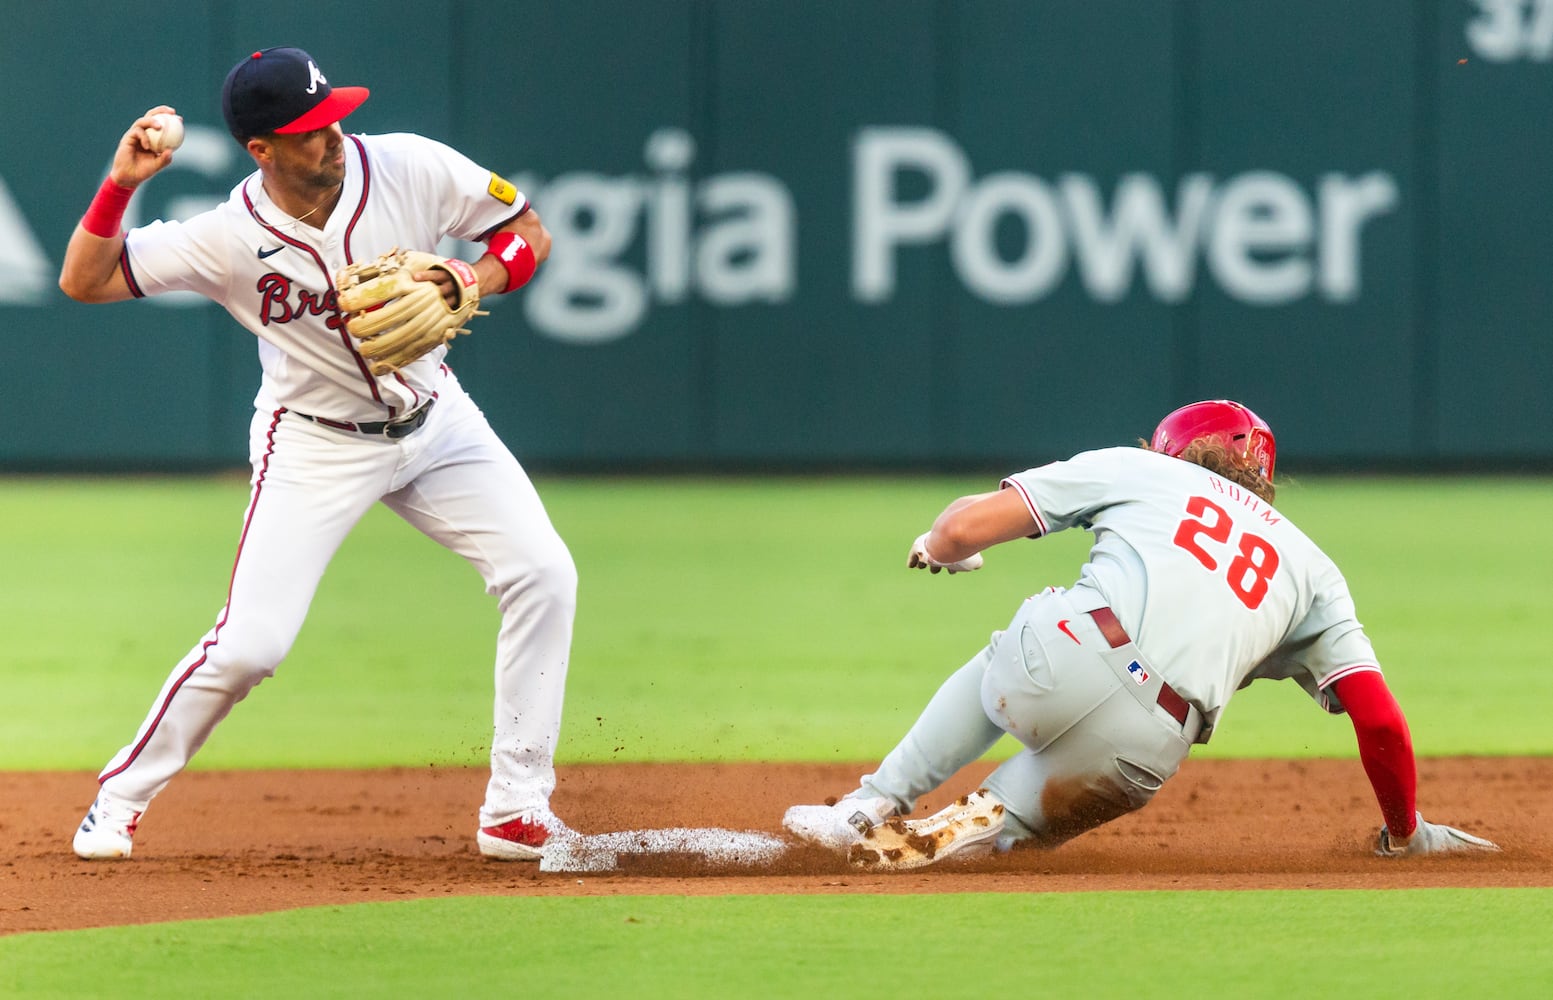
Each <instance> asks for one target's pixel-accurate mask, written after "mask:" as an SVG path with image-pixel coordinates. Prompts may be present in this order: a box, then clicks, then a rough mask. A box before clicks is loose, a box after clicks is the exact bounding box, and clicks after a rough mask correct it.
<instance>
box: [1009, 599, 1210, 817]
mask: <svg viewBox="0 0 1553 1000" xmlns="http://www.w3.org/2000/svg"><path fill="white" fill-rule="evenodd" d="M1063 626H1066V627H1063ZM1086 643H1087V644H1086ZM1102 645H1103V640H1102V638H1101V636H1100V635H1099V632H1098V630H1097V629H1096V628H1095V626H1094V625H1093V622H1092V621H1091V620H1090V619H1088V618H1087V616H1081V615H1078V614H1076V613H1075V612H1073V611H1072V608H1071V605H1070V604H1069V603H1068V599H1067V597H1066V596H1065V594H1063V593H1060V592H1058V593H1051V594H1043V595H1041V596H1040V597H1037V598H1035V599H1032V600H1031V601H1029V602H1026V606H1025V608H1023V609H1021V615H1020V616H1018V617H1016V618H1015V620H1014V622H1013V624H1011V625H1010V626H1009V631H1008V634H1007V636H1006V637H1005V639H1004V642H1003V646H1002V648H1001V649H1000V651H999V652H1000V654H1002V655H999V656H998V657H996V658H995V659H994V661H993V662H992V663H991V664H990V665H989V667H988V670H987V673H986V677H985V683H984V685H983V690H982V704H983V707H984V709H985V710H986V712H987V714H988V716H989V718H991V719H993V720H994V721H995V722H996V723H997V724H998V726H999V727H1000V728H1001V729H1003V730H1005V731H1007V732H1008V733H1010V734H1011V735H1012V736H1014V737H1015V738H1016V739H1018V740H1019V741H1020V742H1021V743H1024V744H1025V747H1026V749H1025V750H1024V751H1022V752H1021V753H1019V754H1017V755H1015V756H1014V757H1012V758H1010V759H1009V760H1008V761H1005V762H1004V763H1003V764H1002V765H1001V766H999V767H998V768H997V769H996V770H995V771H994V772H993V773H992V774H991V775H990V776H989V777H988V779H987V781H986V782H985V787H986V788H987V790H988V791H989V792H990V793H991V794H992V795H993V796H994V797H995V798H996V799H997V800H998V801H1000V802H1002V803H1003V805H1004V806H1005V807H1006V809H1007V815H1006V816H1005V819H1004V822H1005V826H1006V837H1005V841H1007V840H1019V839H1034V840H1036V841H1037V842H1039V843H1041V844H1043V845H1045V846H1049V847H1051V846H1056V845H1057V844H1060V843H1062V842H1063V841H1065V840H1068V839H1070V838H1072V837H1074V836H1076V835H1078V834H1080V833H1082V832H1084V831H1085V830H1089V829H1092V828H1094V827H1096V826H1099V825H1101V824H1102V823H1106V822H1109V821H1110V820H1113V819H1115V818H1116V817H1118V816H1121V815H1123V814H1125V813H1127V812H1131V811H1132V810H1134V809H1139V808H1142V806H1143V805H1145V804H1146V803H1147V802H1148V801H1149V800H1150V799H1151V798H1152V797H1153V795H1154V793H1155V792H1156V791H1158V790H1159V788H1160V786H1161V785H1162V784H1163V783H1164V781H1165V779H1167V778H1169V777H1170V776H1171V775H1173V774H1175V772H1176V769H1177V768H1178V767H1179V766H1180V764H1181V761H1182V760H1184V759H1185V758H1186V755H1187V753H1188V752H1189V751H1190V749H1191V744H1190V743H1188V742H1187V740H1186V739H1185V738H1184V736H1183V734H1182V732H1181V726H1180V723H1179V722H1176V721H1175V720H1173V719H1171V718H1170V717H1169V716H1168V715H1166V714H1165V713H1164V712H1163V710H1161V709H1158V708H1157V706H1154V705H1146V704H1144V703H1143V702H1142V701H1140V700H1139V698H1138V697H1136V696H1135V693H1134V691H1133V690H1131V689H1130V688H1129V686H1128V683H1127V682H1126V681H1124V680H1123V679H1122V678H1121V677H1120V676H1119V675H1118V674H1117V672H1116V671H1115V670H1113V669H1112V667H1111V666H1109V665H1108V664H1107V663H1106V662H1105V661H1104V660H1103V659H1102V658H1101V654H1100V653H1098V652H1097V650H1099V649H1101V648H1102ZM1105 648H1107V649H1108V648H1109V647H1108V646H1105Z"/></svg>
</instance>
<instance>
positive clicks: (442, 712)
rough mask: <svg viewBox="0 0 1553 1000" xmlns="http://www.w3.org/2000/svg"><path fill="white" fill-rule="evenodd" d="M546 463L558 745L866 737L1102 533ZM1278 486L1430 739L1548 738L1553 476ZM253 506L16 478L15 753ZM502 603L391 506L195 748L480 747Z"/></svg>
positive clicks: (305, 755) (97, 673) (214, 585)
mask: <svg viewBox="0 0 1553 1000" xmlns="http://www.w3.org/2000/svg"><path fill="white" fill-rule="evenodd" d="M994 478H995V477H994ZM538 485H539V487H540V492H541V494H542V495H543V496H544V498H545V500H546V503H547V506H548V507H549V509H550V512H551V516H552V518H553V519H554V521H555V522H556V524H557V526H558V527H559V528H560V530H561V532H562V534H563V536H564V537H565V538H566V539H567V541H568V543H569V544H570V546H571V548H572V550H573V553H574V555H575V557H576V560H577V563H578V567H579V570H580V575H581V581H582V582H581V586H580V594H579V600H580V609H579V612H578V619H577V637H576V641H575V644H574V650H573V660H572V667H571V675H570V680H569V685H568V697H567V717H566V724H565V728H564V731H563V733H562V747H561V760H562V762H563V763H564V762H568V761H572V762H582V761H610V760H622V761H625V760H632V761H634V760H820V761H823V760H847V761H864V760H872V759H874V758H877V757H878V756H880V755H881V754H883V753H884V752H885V751H887V750H888V749H889V748H890V746H892V745H893V743H894V741H895V739H896V738H898V737H899V735H900V734H901V733H902V732H904V730H905V729H906V727H907V726H909V725H910V724H911V722H912V721H913V720H914V719H915V717H916V714H917V712H918V710H919V709H920V708H921V706H922V705H923V704H924V703H925V702H926V700H927V698H928V697H929V695H930V694H931V693H932V691H933V690H934V689H935V688H936V686H937V684H938V683H939V681H940V680H941V679H942V678H943V677H944V676H945V675H947V674H948V673H949V672H950V671H951V670H952V669H954V668H955V667H957V666H958V665H959V664H960V663H962V662H963V661H964V660H965V659H966V658H967V657H968V656H970V655H971V654H973V653H974V652H975V651H976V650H978V649H979V648H980V647H981V645H982V644H983V643H984V642H985V641H986V638H987V635H988V634H989V633H990V632H991V631H992V630H993V629H995V628H1000V627H1002V625H1003V624H1004V623H1005V622H1006V621H1007V619H1008V617H1009V616H1010V615H1012V613H1013V611H1014V609H1015V607H1016V606H1017V605H1018V603H1019V601H1020V600H1022V599H1023V597H1025V596H1026V595H1028V594H1029V593H1032V592H1034V591H1035V590H1038V589H1040V588H1041V587H1043V586H1046V585H1048V584H1059V585H1065V584H1068V583H1071V582H1072V581H1073V579H1075V577H1076V575H1077V571H1078V567H1079V565H1080V563H1081V562H1082V560H1083V557H1084V553H1085V551H1086V549H1087V543H1088V540H1089V536H1088V535H1087V534H1085V533H1083V532H1078V531H1070V532H1067V533H1064V534H1062V535H1058V536H1054V537H1053V538H1050V539H1044V540H1041V541H1039V542H1030V543H1015V544H1013V545H1009V546H1004V547H1002V548H1000V549H997V550H995V551H994V552H993V553H991V554H990V555H989V558H988V568H987V569H985V570H983V571H982V572H979V573H975V574H969V575H961V576H956V577H952V578H951V577H948V576H947V575H940V576H929V575H927V574H922V573H912V572H908V571H907V570H906V569H905V568H904V562H905V552H906V549H907V547H908V546H909V544H910V541H911V539H912V538H913V537H914V536H915V535H916V533H917V532H918V531H920V530H922V528H924V527H925V526H926V525H927V524H928V523H930V522H931V520H932V518H933V516H934V515H935V514H936V513H937V512H938V511H939V510H940V509H941V508H942V506H943V505H944V504H945V503H946V502H947V501H948V500H950V499H952V498H953V497H954V496H957V495H959V494H960V493H964V492H970V491H973V490H980V489H984V488H987V487H988V486H989V481H988V480H986V479H980V478H977V479H969V478H955V479H942V478H939V479H930V478H923V479H911V478H833V479H823V478H815V479H777V480H700V479H683V480H681V479H670V480H656V479H611V478H548V479H547V478H544V477H541V478H540V479H539V482H538ZM1280 499H1281V501H1282V503H1281V507H1282V509H1283V510H1284V512H1285V513H1287V514H1289V515H1290V516H1292V517H1293V518H1294V519H1295V520H1296V521H1297V522H1298V523H1300V524H1301V525H1302V526H1303V527H1305V529H1306V530H1307V531H1308V532H1309V533H1310V534H1311V535H1312V536H1313V537H1315V538H1316V539H1318V540H1319V541H1320V542H1321V543H1322V544H1323V545H1324V546H1325V547H1326V548H1327V550H1328V551H1329V552H1330V553H1331V554H1332V555H1333V556H1334V558H1336V559H1337V561H1338V563H1339V565H1340V566H1342V567H1343V568H1344V570H1345V571H1346V573H1347V574H1348V578H1349V582H1350V584H1351V586H1352V589H1353V591H1354V595H1355V598H1356V601H1357V603H1358V607H1359V612H1360V617H1361V619H1362V620H1363V621H1364V622H1365V624H1366V627H1367V629H1368V631H1369V633H1370V635H1371V638H1372V639H1373V640H1374V642H1375V645H1376V649H1377V651H1378V652H1379V654H1380V656H1381V659H1382V662H1383V665H1384V667H1385V668H1386V672H1387V676H1388V678H1389V679H1390V681H1391V684H1392V687H1393V689H1394V690H1395V691H1396V692H1397V695H1398V698H1399V699H1400V700H1401V702H1402V704H1403V707H1404V709H1405V710H1406V711H1407V713H1408V717H1409V720H1410V722H1411V723H1412V726H1413V733H1414V739H1415V743H1416V746H1417V749H1418V751H1419V752H1420V753H1421V754H1425V755H1432V754H1456V753H1483V754H1507V753H1535V754H1542V753H1549V752H1553V731H1550V730H1549V729H1548V727H1547V726H1546V725H1545V724H1543V722H1542V720H1541V719H1540V718H1539V716H1538V715H1537V713H1534V712H1527V711H1525V706H1526V705H1528V704H1546V703H1549V702H1550V701H1553V675H1550V673H1549V671H1547V670H1546V669H1545V668H1544V667H1543V665H1542V663H1541V660H1540V658H1539V657H1538V656H1537V655H1535V651H1536V649H1537V648H1538V643H1539V639H1538V627H1537V623H1538V622H1539V621H1540V620H1541V618H1542V616H1543V615H1544V614H1545V611H1544V609H1545V608H1547V607H1548V606H1550V604H1553V574H1548V573H1546V572H1545V570H1544V567H1546V566H1547V565H1549V564H1550V563H1553V489H1550V487H1549V484H1548V482H1546V481H1544V480H1515V479H1502V480H1492V479H1445V480H1391V479H1375V480H1362V479H1361V480H1357V481H1345V480H1337V479H1321V480H1316V479H1313V480H1311V481H1309V482H1307V483H1303V484H1299V485H1296V486H1295V487H1293V488H1290V489H1286V490H1285V492H1284V495H1283V496H1282V497H1281V498H1280ZM246 500H247V484H246V482H245V481H243V480H241V479H235V478H225V479H155V478H152V479H132V480H90V479H8V480H5V479H0V518H3V519H4V522H5V523H6V524H8V525H10V526H11V528H10V530H9V531H7V532H6V533H5V537H4V538H3V539H0V565H4V566H5V567H6V574H5V577H4V582H3V584H0V588H3V589H0V628H3V629H4V633H5V635H6V636H7V637H8V642H7V656H6V657H5V659H4V661H3V662H0V688H3V690H4V691H5V693H6V697H7V700H8V703H9V704H10V706H11V710H10V711H9V712H8V713H7V716H6V720H5V722H4V723H0V725H3V726H4V729H3V732H0V736H3V738H0V768H7V769H37V768H96V767H98V766H100V765H101V764H102V762H103V761H104V760H106V759H107V757H108V756H109V755H111V754H112V753H113V751H115V750H116V749H117V748H118V747H119V746H120V745H122V744H123V743H124V742H125V741H126V740H127V739H128V738H129V737H130V736H131V735H132V734H133V732H134V729H135V726H136V725H137V724H138V723H139V721H140V719H141V717H142V716H143V714H144V712H145V710H146V708H147V706H148V705H149V704H150V702H151V699H152V698H153V697H154V696H155V695H156V693H157V690H158V688H159V687H160V685H161V683H162V681H163V679H164V678H165V677H166V675H167V672H168V671H169V670H170V669H171V667H172V665H173V664H174V663H175V662H176V660H177V659H178V658H179V657H180V656H181V655H182V654H183V653H184V652H185V651H186V650H187V649H188V648H189V646H191V645H192V644H193V643H194V642H195V641H197V640H198V639H199V638H200V636H201V635H203V633H204V632H205V630H206V629H207V628H208V627H209V626H210V624H211V623H212V622H213V621H214V619H215V615H216V613H217V611H218V610H219V609H220V607H221V604H222V602H223V600H224V598H225V589H226V580H227V575H228V573H229V572H230V566H231V558H232V554H233V551H234V546H235V542H236V538H237V533H238V530H239V527H240V522H241V515H242V512H243V508H244V505H245V504H246ZM1477 511H1491V512H1492V516H1493V519H1494V527H1493V528H1489V529H1484V528H1480V527H1477V526H1475V525H1473V524H1471V523H1470V522H1469V521H1468V520H1467V515H1468V513H1469V512H1477ZM1499 525H1505V526H1508V530H1506V529H1500V528H1499V527H1498V526H1499ZM407 583H408V584H411V586H410V587H409V588H408V589H407V590H406V589H404V588H405V585H406V584H407ZM385 592H393V593H397V594H401V595H404V596H398V597H393V598H388V597H385V596H384V595H385ZM495 626H496V613H495V609H494V606H493V603H492V602H491V600H490V599H489V598H488V597H486V596H485V594H484V593H483V590H482V587H481V584H480V581H479V579H478V577H477V576H476V575H475V573H474V571H473V570H472V569H470V568H469V567H468V566H466V565H465V564H464V563H463V562H462V561H461V560H459V559H458V558H457V557H455V556H452V555H451V554H449V553H447V552H445V551H444V550H442V549H440V548H439V547H437V546H436V545H434V544H433V543H431V542H429V541H427V540H426V539H424V538H422V537H421V536H419V535H418V534H416V533H415V532H414V531H412V530H411V529H409V528H408V527H407V526H405V525H404V524H403V523H401V522H400V521H398V520H397V519H396V518H394V517H393V516H392V515H391V514H389V513H388V512H386V511H385V510H382V509H378V510H376V511H374V512H373V513H371V514H370V515H369V516H368V517H367V518H366V519H365V520H364V521H363V523H362V524H361V526H360V527H359V528H358V529H357V531H356V532H355V533H354V534H353V535H352V536H351V537H350V538H349V539H348V540H347V542H346V544H345V546H344V548H343V549H342V551H341V553H340V554H339V556H338V557H337V558H336V560H335V562H334V564H333V565H332V566H331V567H330V570H329V573H328V574H327V575H326V576H325V578H324V583H323V586H322V588H321V589H320V592H319V594H318V597H317V599H316V600H315V602H314V606H313V611H312V614H311V616H310V618H309V620H308V622H307V625H306V626H305V627H304V629H303V631H302V634H301V636H300V638H299V639H298V642H297V644H296V647H295V648H294V650H293V652H292V655H291V657H290V658H289V659H288V660H287V661H286V662H285V663H284V664H282V666H281V668H280V671H279V673H278V675H277V677H276V678H275V679H273V680H270V681H267V682H266V683H264V684H262V685H260V686H259V688H258V689H257V690H256V691H255V692H254V694H253V695H252V696H250V698H249V699H248V701H247V702H245V703H244V704H243V705H242V706H240V707H239V708H238V709H237V710H236V711H235V712H234V713H233V715H232V717H231V718H230V719H228V720H227V721H226V722H225V723H223V725H222V727H221V728H220V729H218V730H217V732H216V734H215V736H214V737H213V738H212V740H211V742H210V744H209V745H208V746H207V747H206V749H205V750H204V751H203V752H202V754H201V756H200V757H199V758H198V760H197V761H196V764H195V766H196V767H203V768H218V767H220V768H226V767H278V766H376V765H385V764H399V763H402V764H418V763H423V762H428V761H435V762H439V763H463V764H474V765H480V764H483V763H484V760H485V753H486V741H487V730H488V727H489V718H490V703H489V699H490V672H491V660H492V647H493V643H494V632H495ZM1005 749H1006V744H1005ZM1198 752H1199V754H1200V755H1203V756H1332V755H1344V756H1347V755H1352V754H1353V752H1354V748H1353V739H1352V735H1351V731H1350V729H1349V727H1348V725H1347V724H1346V722H1344V721H1343V720H1342V719H1340V718H1332V717H1328V716H1326V715H1325V714H1324V713H1322V712H1320V711H1319V710H1318V709H1317V708H1316V707H1315V706H1314V704H1313V703H1312V702H1311V701H1310V700H1309V699H1308V698H1306V697H1305V696H1304V695H1303V694H1302V693H1301V692H1300V691H1299V690H1298V689H1297V688H1296V687H1295V686H1294V685H1293V684H1292V683H1282V684H1273V683H1265V682H1264V683H1262V684H1258V685H1255V686H1253V687H1252V688H1250V689H1248V690H1247V691H1245V692H1242V693H1241V694H1239V695H1237V696H1236V698H1235V700H1234V701H1233V702H1232V704H1231V706H1230V709H1229V711H1228V712H1227V714H1226V716H1225V722H1224V725H1223V727H1222V728H1221V729H1220V731H1219V734H1218V735H1217V736H1216V738H1215V740H1214V742H1213V744H1212V745H1211V746H1209V747H1206V748H1202V749H1200V750H1199V751H1198Z"/></svg>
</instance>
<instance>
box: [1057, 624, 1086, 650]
mask: <svg viewBox="0 0 1553 1000" xmlns="http://www.w3.org/2000/svg"><path fill="white" fill-rule="evenodd" d="M1072 620H1073V619H1071V618H1060V619H1058V621H1057V628H1058V630H1060V631H1061V632H1062V634H1063V635H1065V636H1067V637H1068V638H1069V639H1072V640H1073V641H1074V642H1077V643H1078V644H1079V645H1080V646H1082V645H1084V644H1083V643H1082V642H1080V641H1079V637H1078V636H1076V635H1074V634H1073V630H1072V629H1070V628H1068V622H1070V621H1072Z"/></svg>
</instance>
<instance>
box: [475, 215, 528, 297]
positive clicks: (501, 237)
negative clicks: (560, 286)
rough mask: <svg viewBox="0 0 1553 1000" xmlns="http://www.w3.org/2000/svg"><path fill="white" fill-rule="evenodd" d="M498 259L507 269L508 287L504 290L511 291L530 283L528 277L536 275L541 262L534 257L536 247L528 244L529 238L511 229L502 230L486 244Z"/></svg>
mask: <svg viewBox="0 0 1553 1000" xmlns="http://www.w3.org/2000/svg"><path fill="white" fill-rule="evenodd" d="M486 246H487V247H489V248H490V250H491V253H492V254H494V255H495V256H496V259H497V260H499V261H501V266H502V267H504V268H506V269H507V287H506V288H503V289H502V291H503V292H510V291H513V290H515V289H518V288H521V287H523V286H524V285H526V284H528V279H530V278H532V277H533V276H534V269H535V268H536V267H538V266H539V262H538V261H536V260H535V259H534V248H533V247H531V246H529V245H528V240H525V239H524V238H523V237H521V236H519V235H518V234H517V233H514V232H512V231H510V230H506V229H504V230H502V231H501V232H499V233H497V234H496V235H495V236H492V237H491V240H490V242H489V243H487V244H486Z"/></svg>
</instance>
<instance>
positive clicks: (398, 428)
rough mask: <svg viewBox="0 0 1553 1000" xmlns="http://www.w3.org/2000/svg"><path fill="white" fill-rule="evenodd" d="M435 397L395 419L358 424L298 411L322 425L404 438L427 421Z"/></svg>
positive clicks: (358, 432) (342, 429)
mask: <svg viewBox="0 0 1553 1000" xmlns="http://www.w3.org/2000/svg"><path fill="white" fill-rule="evenodd" d="M436 402H437V401H436V400H435V399H428V400H427V401H426V402H424V403H422V404H421V405H420V406H418V407H416V408H415V409H413V410H411V411H410V412H409V413H406V414H405V415H404V416H402V417H396V418H395V419H393V420H373V421H369V422H367V423H364V424H358V423H356V422H354V421H351V420H330V419H329V418H328V417H315V416H313V415H312V414H311V413H297V411H296V410H292V411H291V412H292V413H296V414H297V416H299V417H301V418H302V419H303V420H311V421H312V422H313V423H315V424H318V425H320V426H322V427H332V428H334V429H335V430H337V431H350V432H351V433H353V434H367V435H376V434H381V435H383V436H384V437H389V438H402V437H404V436H406V435H407V434H411V433H413V432H414V431H416V430H417V429H419V428H420V426H421V424H424V423H425V422H426V417H427V416H428V415H429V414H430V413H431V408H432V406H433V405H435V404H436Z"/></svg>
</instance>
